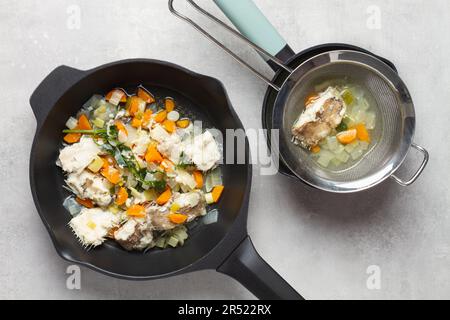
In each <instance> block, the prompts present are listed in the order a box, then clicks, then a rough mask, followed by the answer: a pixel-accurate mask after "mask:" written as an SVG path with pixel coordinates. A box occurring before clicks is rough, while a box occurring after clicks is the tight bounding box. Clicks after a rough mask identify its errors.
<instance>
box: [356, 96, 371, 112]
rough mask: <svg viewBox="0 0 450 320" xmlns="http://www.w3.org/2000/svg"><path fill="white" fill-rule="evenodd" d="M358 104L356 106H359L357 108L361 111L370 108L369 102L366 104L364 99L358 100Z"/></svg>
mask: <svg viewBox="0 0 450 320" xmlns="http://www.w3.org/2000/svg"><path fill="white" fill-rule="evenodd" d="M358 102H359V104H358V105H359V108H360V109H361V110H363V111H366V110H367V109H369V108H370V105H369V102H367V100H366V99H364V98H360V99H358Z"/></svg>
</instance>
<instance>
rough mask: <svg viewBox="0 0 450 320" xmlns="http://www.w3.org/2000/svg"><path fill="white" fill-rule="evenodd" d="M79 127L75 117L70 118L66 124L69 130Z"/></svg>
mask: <svg viewBox="0 0 450 320" xmlns="http://www.w3.org/2000/svg"><path fill="white" fill-rule="evenodd" d="M77 125H78V120H77V119H75V118H74V117H70V118H69V120H67V122H66V127H67V128H69V129H70V130H73V129H75V128H76V126H77Z"/></svg>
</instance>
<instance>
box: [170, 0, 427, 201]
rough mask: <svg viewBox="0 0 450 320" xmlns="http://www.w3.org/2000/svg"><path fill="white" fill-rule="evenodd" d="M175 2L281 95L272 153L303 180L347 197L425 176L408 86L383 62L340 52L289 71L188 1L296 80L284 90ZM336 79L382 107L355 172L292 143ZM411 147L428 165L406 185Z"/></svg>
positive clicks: (275, 111)
mask: <svg viewBox="0 0 450 320" xmlns="http://www.w3.org/2000/svg"><path fill="white" fill-rule="evenodd" d="M173 2H174V0H169V9H170V11H171V12H172V13H173V14H175V15H176V16H177V17H178V18H181V19H183V20H185V21H187V22H188V23H189V24H191V25H192V26H194V28H195V29H196V30H197V31H199V32H200V33H202V34H203V35H204V36H206V37H207V38H208V39H209V40H211V41H212V42H213V43H215V44H216V45H218V46H219V47H220V48H222V49H223V50H225V52H227V53H228V54H229V55H231V56H232V57H233V58H234V59H235V60H237V61H238V62H239V63H241V64H242V65H243V66H245V67H247V68H248V69H249V70H250V71H252V72H253V73H254V74H255V75H256V76H258V77H259V78H260V79H262V80H263V81H265V82H266V83H267V84H268V85H269V86H271V87H272V88H273V89H275V90H276V91H278V92H279V93H278V95H277V98H276V101H275V105H274V107H273V115H272V129H278V130H279V131H280V132H279V136H280V139H279V141H272V153H274V154H275V158H276V159H278V158H280V159H281V160H282V161H283V162H284V163H285V164H286V166H287V167H288V168H289V169H290V170H291V171H292V172H293V173H294V174H295V175H296V176H297V177H298V178H299V179H301V180H303V181H304V182H306V183H307V184H309V185H311V186H313V187H316V188H319V189H322V190H325V191H331V192H342V193H344V192H356V191H360V190H364V189H367V188H370V187H372V186H374V185H376V184H378V183H380V182H382V181H383V180H385V179H386V178H388V177H392V178H393V179H394V180H395V181H396V182H397V183H399V184H401V185H403V186H407V185H410V184H412V183H413V182H414V181H415V180H416V179H417V178H418V177H419V175H420V174H421V173H422V171H423V169H424V168H425V166H426V164H427V162H428V157H429V156H428V152H427V151H426V150H425V149H424V148H422V147H420V146H418V145H416V144H414V143H413V142H412V138H413V135H414V129H415V112H414V105H413V103H412V100H411V97H410V95H409V92H408V89H407V88H406V86H405V84H404V83H403V81H402V80H401V79H400V77H399V76H398V74H397V73H396V72H395V71H394V70H392V69H391V68H390V67H389V66H388V65H387V64H385V63H384V62H383V61H381V60H380V59H378V58H376V57H375V56H372V55H369V54H366V53H362V52H359V51H353V50H338V51H329V52H325V53H322V54H319V55H317V56H315V57H313V58H311V59H309V60H307V61H305V62H304V63H302V64H301V65H300V66H299V67H297V68H296V69H295V70H293V69H291V68H290V67H289V66H286V65H284V64H283V62H282V61H281V60H280V59H278V58H277V57H275V56H273V55H271V54H270V53H268V52H267V51H266V50H264V49H263V48H261V47H260V46H258V45H256V44H255V43H253V42H252V41H250V40H249V39H247V38H246V37H245V36H243V35H242V34H240V33H239V32H237V31H236V30H234V29H233V28H231V27H230V26H228V25H226V24H225V23H223V22H222V21H221V20H219V19H217V18H216V17H214V16H213V15H211V14H210V13H209V12H207V11H205V10H204V9H202V8H201V7H200V6H198V5H197V4H196V3H195V1H193V0H186V2H187V3H189V4H190V5H191V6H192V7H193V8H194V9H196V10H197V11H198V12H200V13H201V14H202V15H203V16H205V17H207V18H208V19H210V20H212V21H213V22H215V23H217V24H219V25H220V26H222V27H223V28H224V29H225V30H227V31H228V32H230V33H232V34H233V35H234V36H236V37H238V38H239V39H241V40H242V41H243V42H245V43H246V44H248V45H249V46H250V47H252V48H253V49H255V50H256V51H258V52H259V53H260V54H262V55H263V56H265V57H267V58H268V59H269V60H270V61H272V62H273V63H274V64H275V65H277V66H278V67H280V68H282V69H284V70H285V71H287V72H288V73H289V74H290V76H289V77H288V78H287V79H286V81H285V82H284V84H283V85H282V86H281V87H280V86H278V85H277V84H275V83H274V82H272V81H271V80H270V79H268V78H267V77H266V76H265V75H263V74H261V73H260V72H258V71H257V70H256V69H255V68H253V67H252V66H251V65H249V64H248V63H247V62H245V61H244V60H242V59H241V58H240V57H239V56H237V55H236V54H235V53H233V52H232V51H231V50H230V49H228V48H227V47H225V46H224V45H223V44H222V43H221V42H220V41H218V40H217V39H216V38H214V37H213V36H212V35H211V34H210V33H208V32H207V31H205V30H204V29H203V28H201V27H200V26H199V25H198V24H197V23H195V22H194V21H193V20H191V19H190V18H188V17H186V16H185V15H183V14H181V13H180V12H178V11H176V10H175V9H174V7H173ZM330 79H348V80H349V81H351V82H352V83H356V84H358V85H360V86H362V87H364V88H365V89H366V90H367V91H368V93H369V94H368V95H369V97H368V98H369V100H370V101H369V102H370V103H371V104H372V105H374V106H376V108H375V109H376V112H377V118H378V125H377V128H376V129H375V132H374V133H373V135H372V138H373V140H374V141H376V143H374V144H373V145H372V146H371V150H370V152H368V153H367V154H366V155H365V156H364V157H363V158H362V159H361V160H360V161H359V162H358V163H356V164H355V165H353V166H352V167H350V168H346V169H345V170H340V171H331V170H327V169H324V168H322V167H320V165H318V164H317V163H316V162H315V161H314V160H313V159H312V158H311V156H310V154H309V152H308V151H306V150H303V149H301V148H300V147H298V146H296V145H295V144H294V143H292V142H291V138H292V135H291V128H292V125H293V124H294V121H295V120H296V119H297V117H298V116H299V115H300V113H301V112H302V111H303V108H304V101H305V97H306V96H307V95H308V94H310V93H311V92H312V91H313V90H312V87H313V86H314V85H316V84H318V83H320V82H321V81H322V82H323V81H324V80H330ZM411 146H412V147H414V148H416V149H417V150H419V151H420V152H422V154H423V161H422V163H421V165H420V167H419V169H418V170H417V171H416V173H415V174H414V175H413V176H412V177H411V178H410V179H409V180H407V181H404V180H402V179H400V178H398V177H396V176H395V175H394V172H395V171H396V170H397V169H398V168H399V166H400V165H401V164H402V163H403V161H404V160H405V157H406V155H407V153H408V151H409V149H410V147H411ZM278 156H279V157H278Z"/></svg>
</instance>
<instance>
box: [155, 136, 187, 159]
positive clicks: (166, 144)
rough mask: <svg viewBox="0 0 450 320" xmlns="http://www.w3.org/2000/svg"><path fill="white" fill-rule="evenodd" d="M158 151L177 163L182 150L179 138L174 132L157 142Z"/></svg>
mask: <svg viewBox="0 0 450 320" xmlns="http://www.w3.org/2000/svg"><path fill="white" fill-rule="evenodd" d="M158 151H159V152H161V154H162V155H163V156H165V157H166V158H169V159H170V161H172V162H173V163H179V162H180V155H181V153H182V152H183V144H182V143H181V138H180V137H179V136H178V135H177V134H176V133H173V134H171V135H169V137H167V138H166V139H164V140H163V141H161V142H160V143H159V145H158Z"/></svg>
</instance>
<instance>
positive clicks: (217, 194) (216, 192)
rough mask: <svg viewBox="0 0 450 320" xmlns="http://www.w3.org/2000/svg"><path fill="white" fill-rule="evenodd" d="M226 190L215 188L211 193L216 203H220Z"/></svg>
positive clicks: (221, 187) (219, 187)
mask: <svg viewBox="0 0 450 320" xmlns="http://www.w3.org/2000/svg"><path fill="white" fill-rule="evenodd" d="M224 188H225V187H224V186H215V187H214V188H213V190H212V191H211V194H212V198H213V200H214V202H217V201H219V199H220V196H221V195H222V192H223V189H224Z"/></svg>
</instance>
